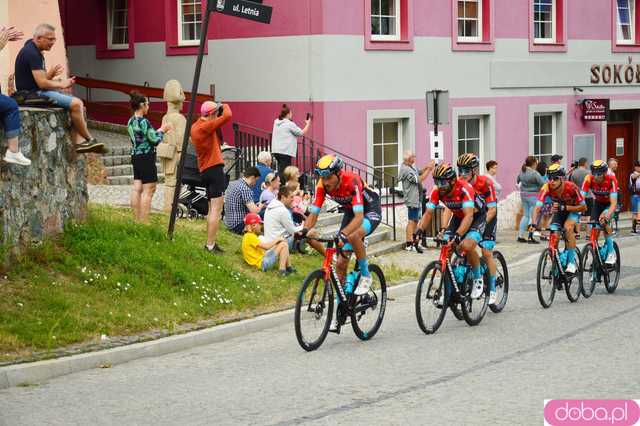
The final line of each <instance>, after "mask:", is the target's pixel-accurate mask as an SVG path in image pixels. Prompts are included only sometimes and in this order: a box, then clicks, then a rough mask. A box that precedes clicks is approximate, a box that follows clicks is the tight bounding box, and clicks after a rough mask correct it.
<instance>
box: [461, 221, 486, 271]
mask: <svg viewBox="0 0 640 426" xmlns="http://www.w3.org/2000/svg"><path fill="white" fill-rule="evenodd" d="M486 219H487V215H486V212H478V213H476V214H474V216H473V222H472V223H471V227H470V228H469V230H468V231H467V233H466V234H465V236H464V239H463V240H462V244H461V245H460V247H461V248H462V250H464V252H465V253H466V254H467V260H468V261H469V264H470V265H471V274H472V276H473V279H474V280H478V279H481V278H482V271H481V270H480V256H479V255H478V252H477V251H476V247H478V244H479V243H480V241H482V235H483V234H484V230H485V227H486Z"/></svg>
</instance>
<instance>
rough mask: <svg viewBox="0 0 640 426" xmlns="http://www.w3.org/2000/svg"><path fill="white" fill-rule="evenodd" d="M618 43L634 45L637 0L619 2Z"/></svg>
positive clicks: (619, 0) (620, 0)
mask: <svg viewBox="0 0 640 426" xmlns="http://www.w3.org/2000/svg"><path fill="white" fill-rule="evenodd" d="M616 15H617V30H616V34H617V36H616V37H617V42H618V44H633V43H634V39H635V16H636V14H635V0H617V13H616Z"/></svg>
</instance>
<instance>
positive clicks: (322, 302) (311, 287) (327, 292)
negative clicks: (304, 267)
mask: <svg viewBox="0 0 640 426" xmlns="http://www.w3.org/2000/svg"><path fill="white" fill-rule="evenodd" d="M332 315H333V288H332V286H331V282H330V281H327V280H325V277H324V271H323V270H322V269H318V270H316V271H313V272H311V273H310V274H309V275H308V276H307V278H305V280H304V282H303V283H302V287H301V288H300V293H299V294H298V299H297V300H296V308H295V316H294V323H295V329H296V337H297V339H298V343H299V344H300V346H301V347H302V349H304V350H305V351H313V350H316V349H318V348H319V347H320V345H322V343H323V342H324V339H326V338H327V334H328V333H329V325H330V324H331V318H332Z"/></svg>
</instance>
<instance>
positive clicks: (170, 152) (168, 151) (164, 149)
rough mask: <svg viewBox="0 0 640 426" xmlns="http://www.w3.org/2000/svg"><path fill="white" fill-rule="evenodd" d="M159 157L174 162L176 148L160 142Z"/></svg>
mask: <svg viewBox="0 0 640 426" xmlns="http://www.w3.org/2000/svg"><path fill="white" fill-rule="evenodd" d="M156 153H157V155H158V157H160V158H166V159H169V160H172V159H173V157H175V156H176V146H175V145H171V144H170V143H167V142H160V143H159V144H158V148H157V150H156Z"/></svg>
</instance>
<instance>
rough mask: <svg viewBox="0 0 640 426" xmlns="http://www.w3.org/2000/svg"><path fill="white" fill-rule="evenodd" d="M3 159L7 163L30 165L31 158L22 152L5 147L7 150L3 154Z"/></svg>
mask: <svg viewBox="0 0 640 426" xmlns="http://www.w3.org/2000/svg"><path fill="white" fill-rule="evenodd" d="M4 161H6V162H7V163H13V164H18V165H20V166H30V165H31V160H29V159H28V158H27V157H25V156H24V154H22V152H20V151H18V152H11V151H9V150H8V149H7V152H6V153H5V154H4Z"/></svg>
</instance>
